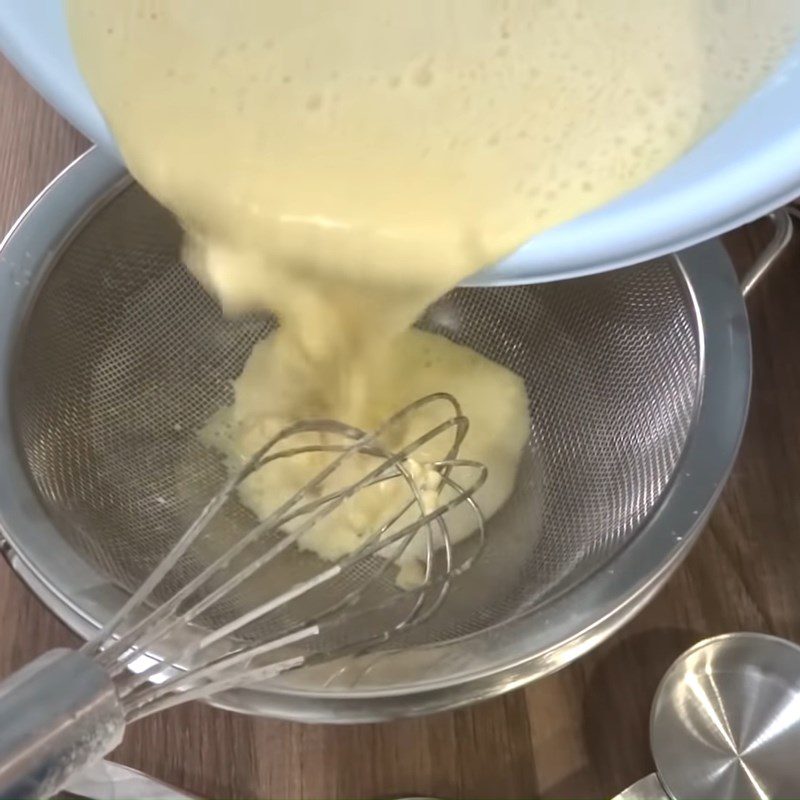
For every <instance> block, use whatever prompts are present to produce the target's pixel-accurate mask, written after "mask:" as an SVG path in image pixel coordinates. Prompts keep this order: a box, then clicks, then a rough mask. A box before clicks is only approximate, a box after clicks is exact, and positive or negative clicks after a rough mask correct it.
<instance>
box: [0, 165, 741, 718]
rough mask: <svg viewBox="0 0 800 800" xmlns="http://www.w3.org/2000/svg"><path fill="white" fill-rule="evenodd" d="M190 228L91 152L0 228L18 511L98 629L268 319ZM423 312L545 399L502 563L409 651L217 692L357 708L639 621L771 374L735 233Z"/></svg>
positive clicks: (39, 553) (7, 445) (192, 465)
mask: <svg viewBox="0 0 800 800" xmlns="http://www.w3.org/2000/svg"><path fill="white" fill-rule="evenodd" d="M177 240H178V233H177V230H176V228H175V226H174V223H173V222H172V221H171V220H170V219H169V217H168V216H167V215H166V214H165V213H164V212H163V211H161V210H160V209H158V207H157V206H155V205H154V204H153V203H152V202H151V201H148V200H147V198H146V197H145V196H144V195H143V194H142V193H140V192H138V191H137V190H135V189H130V188H128V183H127V179H126V178H125V176H124V173H122V171H121V170H120V168H119V167H118V166H117V165H116V164H115V163H114V162H113V161H111V160H110V159H108V158H107V157H106V156H103V155H102V154H101V153H99V152H97V151H92V152H90V153H89V154H88V155H86V156H84V157H83V158H81V159H80V160H79V161H78V162H76V163H75V164H74V165H73V166H72V167H71V168H69V169H68V170H67V171H66V172H65V173H64V174H63V175H62V176H61V177H60V178H58V179H57V180H56V181H55V182H54V183H53V184H52V185H51V186H50V187H48V189H47V190H45V192H44V193H43V194H42V196H41V197H40V198H39V200H38V201H37V202H36V203H35V204H34V205H33V206H32V207H31V208H30V209H29V210H28V212H26V215H25V216H24V217H23V219H22V220H21V221H20V223H19V224H18V225H17V227H16V229H15V230H14V231H12V233H11V234H10V235H9V237H7V240H6V241H5V243H4V244H3V246H2V249H1V250H0V262H2V264H1V265H2V267H3V268H2V269H0V378H1V379H2V381H3V384H4V386H5V389H6V391H5V392H4V393H3V396H2V399H0V403H2V408H0V456H1V457H2V458H3V461H4V464H5V475H4V481H3V482H0V527H1V528H2V530H3V532H4V535H5V537H6V538H7V540H8V542H9V544H10V546H11V548H12V549H13V559H12V560H13V562H14V563H16V564H18V565H22V566H23V568H24V569H25V570H26V571H27V574H28V575H34V576H35V578H36V581H37V582H35V590H36V591H37V592H38V593H39V594H40V596H42V597H43V598H44V599H45V602H47V603H48V604H49V605H50V607H51V608H54V609H61V610H62V611H61V612H59V613H60V614H61V615H62V617H64V618H65V619H69V620H70V621H71V622H72V624H73V625H75V626H76V627H77V628H78V629H80V631H81V632H83V633H84V635H85V634H86V631H87V630H91V629H92V628H94V627H96V626H97V625H98V624H100V623H102V622H105V621H107V619H108V618H109V617H110V615H111V614H112V613H113V612H114V611H115V610H116V609H118V608H119V607H120V605H121V603H122V602H123V601H124V598H125V597H126V595H127V592H128V591H129V589H130V587H131V586H132V585H133V584H135V583H136V582H138V581H139V580H141V576H142V574H143V573H146V571H147V569H148V565H149V564H150V563H151V561H152V559H153V558H157V557H158V551H159V548H160V547H163V545H164V544H166V543H167V541H168V539H169V536H170V535H175V533H176V532H177V531H178V530H179V529H180V527H181V526H180V525H179V524H178V523H179V522H180V521H183V520H185V519H186V517H187V516H188V515H189V514H191V513H192V511H193V510H195V509H196V505H197V502H198V496H197V495H196V494H195V493H193V490H194V489H197V491H198V492H200V493H201V494H202V496H203V497H206V496H207V494H206V492H205V491H204V490H203V489H202V488H198V487H203V486H204V480H206V479H207V478H208V476H209V475H211V474H212V471H213V470H214V469H218V465H216V464H215V463H214V462H213V461H212V460H210V459H209V456H208V454H207V453H203V452H201V451H200V450H199V449H198V447H197V444H196V441H195V439H194V436H193V432H194V430H196V429H197V427H198V426H199V425H200V424H201V423H202V422H203V421H204V420H205V419H206V417H207V415H208V414H209V413H211V412H212V411H213V410H215V409H216V407H217V406H218V405H219V404H220V403H222V402H225V400H226V398H227V396H228V395H227V392H228V386H229V380H230V378H231V377H233V376H234V375H235V374H236V373H237V372H238V369H239V368H240V366H241V363H242V361H243V359H244V358H245V357H246V354H247V352H248V351H249V348H250V346H251V345H252V343H253V341H255V340H256V339H257V338H258V337H259V336H261V335H263V332H264V330H265V329H266V328H267V327H268V326H269V324H270V322H269V321H265V320H254V319H248V320H240V321H230V320H224V319H222V318H221V317H220V316H219V315H218V314H217V313H216V309H215V306H214V304H213V303H212V302H211V301H210V300H209V299H208V298H207V297H206V296H205V295H204V294H203V293H202V291H201V290H200V289H199V288H198V287H197V286H196V285H195V284H194V282H193V281H192V280H191V279H190V278H189V277H188V275H187V274H186V273H185V271H184V270H183V268H182V267H181V265H180V264H179V263H178V262H177V260H176V252H177ZM425 324H427V325H428V326H429V327H431V328H433V329H435V330H442V331H444V332H445V333H447V335H449V336H452V337H453V338H455V339H456V340H458V341H461V342H463V343H465V344H468V345H471V346H473V347H475V348H476V349H478V350H480V351H482V352H484V353H486V354H487V355H489V356H490V357H492V358H495V359H497V360H499V361H501V362H502V363H505V364H507V365H508V366H510V367H511V368H512V369H515V370H516V371H517V372H519V373H520V374H521V375H522V376H523V378H525V380H526V385H527V387H528V391H529V394H530V398H531V406H530V407H531V414H532V418H533V427H532V430H531V439H530V454H529V457H528V458H526V460H525V467H524V469H523V473H522V476H521V480H520V482H519V485H518V488H517V491H516V492H515V495H514V497H513V498H512V501H511V502H510V503H509V505H508V507H507V508H506V509H505V510H504V511H503V512H502V513H501V514H499V515H498V516H496V517H495V518H494V519H493V520H491V521H490V523H489V525H488V526H487V548H486V552H485V554H484V557H483V559H482V561H481V563H480V564H476V565H475V567H474V568H473V570H472V573H473V574H471V575H470V576H469V577H470V581H469V585H465V586H464V587H463V588H462V589H460V590H459V589H458V588H457V587H456V588H455V589H454V591H453V592H452V594H451V597H450V598H449V600H448V604H447V606H446V608H443V609H442V614H441V615H437V617H436V618H435V619H436V620H437V622H436V624H431V625H430V626H427V625H426V626H424V630H423V629H422V627H421V628H420V629H419V630H418V631H415V632H414V635H413V637H411V638H409V640H408V641H407V642H405V643H404V647H403V649H402V651H401V652H399V653H398V652H393V653H391V654H387V655H385V656H384V655H378V656H377V657H375V656H372V657H370V658H369V659H357V660H355V661H354V662H348V663H347V664H343V665H341V666H339V667H337V669H336V670H335V672H333V673H331V672H327V673H324V674H319V673H317V672H314V671H313V670H310V671H306V672H302V673H297V674H295V676H294V677H293V678H292V679H291V680H290V679H289V678H282V679H279V680H275V681H270V682H268V683H265V684H263V685H261V686H259V687H258V688H257V689H253V690H247V691H236V692H232V693H228V694H227V695H224V696H221V697H218V698H217V702H218V704H220V705H224V706H226V707H230V708H234V709H238V710H246V711H249V712H251V713H263V714H268V715H271V716H279V717H286V718H292V719H301V720H307V721H338V722H344V721H355V720H367V719H383V718H387V717H392V716H398V715H407V714H415V713H424V712H429V711H434V710H437V709H442V708H451V707H454V706H457V705H461V704H464V703H467V702H471V701H474V700H477V699H482V698H485V697H489V696H492V695H494V694H498V693H500V692H503V691H507V690H509V689H512V688H514V687H515V686H518V685H520V684H522V683H524V682H526V681H529V680H531V679H533V678H535V677H538V676H541V675H544V674H547V673H548V672H552V671H553V670H555V669H558V668H560V667H561V666H563V665H565V664H566V663H568V662H569V661H571V660H573V659H574V658H576V657H578V656H579V655H580V654H582V653H584V652H586V651H587V650H588V649H590V648H591V647H593V646H594V645H596V644H597V643H599V642H600V641H602V639H604V638H605V637H607V636H608V635H609V634H610V633H611V632H613V630H615V629H616V628H618V627H619V626H620V625H621V624H623V623H624V622H625V620H627V619H628V618H629V617H630V616H632V615H633V614H634V613H635V612H636V611H637V610H638V609H639V608H640V607H641V606H642V604H643V603H645V602H646V601H647V600H648V599H649V598H650V597H651V596H652V595H653V593H654V592H655V591H656V590H657V589H658V587H659V586H660V585H661V584H662V582H663V581H664V580H665V579H666V577H667V576H668V575H669V574H670V572H671V571H672V570H673V569H674V568H675V566H677V564H678V563H679V561H680V559H681V558H682V557H683V556H684V555H685V554H686V552H687V550H688V548H689V547H690V545H691V543H692V542H693V540H694V538H695V536H696V535H697V533H698V532H699V530H700V528H701V526H702V524H703V522H704V520H705V518H706V515H707V514H708V512H709V511H710V508H711V506H712V504H713V501H714V500H715V499H716V497H717V495H718V493H719V491H720V490H721V488H722V485H723V482H724V479H725V477H726V475H727V472H728V470H729V468H730V465H731V463H732V460H733V457H734V455H735V453H736V449H737V447H738V443H739V439H740V436H741V431H742V428H743V424H744V420H745V416H746V410H747V402H748V395H749V381H750V351H749V334H748V326H747V318H746V313H745V309H744V303H743V300H742V295H741V292H740V288H739V286H738V284H737V281H736V278H735V275H734V274H733V271H732V269H731V267H730V262H729V261H728V259H727V256H726V254H725V252H724V250H723V248H722V246H721V245H720V244H719V243H718V242H710V243H706V244H704V245H700V246H698V247H695V248H692V249H691V250H690V251H687V252H686V253H682V254H680V255H679V256H677V257H672V258H668V259H663V260H661V261H658V262H654V263H652V264H648V265H643V266H641V267H636V268H630V269H626V270H623V271H620V272H612V273H608V274H606V275H603V276H598V277H595V278H590V279H586V280H582V281H581V282H580V283H577V284H574V283H573V284H549V285H544V286H530V287H508V288H502V289H480V290H459V291H457V292H454V293H453V294H452V295H450V296H449V297H448V298H447V299H446V300H445V301H444V302H443V303H441V304H438V305H437V306H436V307H435V308H434V309H433V310H432V312H431V314H430V315H429V316H428V317H427V318H426V320H425ZM187 456H188V458H187ZM481 568H482V569H483V572H481V571H480V570H481ZM476 571H477V572H476ZM166 655H168V654H166Z"/></svg>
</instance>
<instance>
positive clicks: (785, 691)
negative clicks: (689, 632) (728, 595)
mask: <svg viewBox="0 0 800 800" xmlns="http://www.w3.org/2000/svg"><path fill="white" fill-rule="evenodd" d="M651 746H652V750H653V757H654V759H655V762H656V768H657V770H658V774H659V777H660V778H661V781H662V783H663V785H664V786H665V788H666V789H667V791H668V792H669V794H670V795H671V796H672V797H674V798H676V800H690V799H691V798H694V799H695V800H727V798H731V799H733V798H737V799H738V800H746V798H752V800H767V799H768V798H788V797H800V647H798V646H797V645H795V644H792V643H791V642H787V641H785V640H783V639H778V638H775V637H773V636H766V635H763V634H757V633H734V634H729V635H726V636H719V637H716V638H714V639H709V640H706V641H704V642H700V643H699V644H698V645H697V646H696V647H694V648H692V649H691V650H689V651H688V652H686V653H685V654H684V655H682V656H681V657H680V658H679V659H678V660H677V661H676V662H675V664H673V665H672V667H671V668H670V669H669V671H668V672H667V674H666V675H665V677H664V679H663V681H662V683H661V686H660V687H659V689H658V693H657V696H656V699H655V702H654V704H653V710H652V717H651Z"/></svg>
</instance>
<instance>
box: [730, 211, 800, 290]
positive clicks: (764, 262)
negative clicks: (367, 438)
mask: <svg viewBox="0 0 800 800" xmlns="http://www.w3.org/2000/svg"><path fill="white" fill-rule="evenodd" d="M793 216H794V217H798V218H800V213H798V211H797V209H795V208H792V207H791V206H786V207H785V208H779V209H778V210H777V211H773V212H772V213H771V214H768V215H767V219H769V220H770V221H771V222H772V224H773V226H774V228H775V232H774V233H773V234H772V239H771V240H770V242H769V244H768V245H767V246H766V247H765V248H764V251H763V252H762V253H761V255H760V256H759V257H758V258H757V259H756V261H755V263H754V264H753V266H752V267H750V269H749V270H747V272H746V273H745V276H744V277H743V278H742V282H741V287H742V294H743V295H744V296H745V297H747V295H748V294H750V292H751V291H752V290H753V288H754V287H755V285H756V284H757V283H758V282H759V281H760V280H761V278H762V277H763V275H764V274H765V273H766V272H767V271H768V270H769V269H770V267H772V265H773V264H774V263H775V262H776V261H777V260H778V259H779V258H780V256H781V255H782V253H783V252H784V251H785V250H786V248H787V247H788V245H789V242H791V241H792V236H793V234H794V224H793V223H792V217H793Z"/></svg>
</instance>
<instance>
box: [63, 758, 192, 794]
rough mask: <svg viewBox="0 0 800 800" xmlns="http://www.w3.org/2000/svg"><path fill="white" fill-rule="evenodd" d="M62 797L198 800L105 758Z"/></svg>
mask: <svg viewBox="0 0 800 800" xmlns="http://www.w3.org/2000/svg"><path fill="white" fill-rule="evenodd" d="M59 797H64V798H65V800H66V798H76V797H77V798H86V800H197V798H195V796H194V795H190V794H187V793H186V792H183V791H181V790H179V789H176V788H175V787H174V786H169V785H167V784H166V783H162V782H161V781H157V780H156V779H155V778H151V777H150V776H149V775H145V774H144V773H142V772H139V771H138V770H135V769H131V768H130V767H126V766H124V765H122V764H115V763H114V762H113V761H106V760H105V759H103V760H101V761H97V762H96V763H94V764H92V765H90V766H89V767H87V768H86V769H85V770H83V771H82V772H81V773H79V774H78V775H76V776H75V777H73V778H72V779H71V780H70V781H69V783H67V785H66V786H65V787H64V793H63V794H62V795H60V796H59Z"/></svg>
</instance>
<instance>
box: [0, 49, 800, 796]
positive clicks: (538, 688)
mask: <svg viewBox="0 0 800 800" xmlns="http://www.w3.org/2000/svg"><path fill="white" fill-rule="evenodd" d="M86 146H87V144H86V141H85V140H84V139H82V138H81V136H80V135H79V134H77V133H76V132H75V131H74V130H73V129H71V128H70V126H69V125H67V124H66V123H65V122H64V121H63V120H61V119H60V118H59V117H58V116H57V115H56V114H55V112H53V111H52V110H50V108H48V106H47V105H46V104H45V103H44V102H43V101H42V100H41V99H40V98H39V97H38V96H37V95H36V94H35V92H34V91H33V90H32V89H30V88H29V87H28V86H27V85H26V84H25V83H24V82H23V80H22V79H21V78H20V77H19V76H18V75H17V74H16V73H15V72H14V71H13V70H12V69H11V67H10V66H9V65H8V64H7V63H6V62H3V61H2V60H0V234H2V232H3V231H5V230H6V229H7V228H8V227H9V226H10V225H11V223H12V222H13V221H14V219H15V218H16V217H17V215H18V214H19V213H20V212H21V211H22V209H23V208H24V207H25V206H26V205H27V203H28V202H29V201H30V200H31V199H32V198H33V197H34V195H35V194H36V193H37V192H38V191H39V190H40V189H41V188H42V187H43V186H44V185H45V183H46V182H47V181H49V180H50V179H51V178H52V177H53V176H54V175H55V174H56V173H57V172H58V171H59V170H61V169H62V167H64V166H65V165H66V164H68V163H69V162H70V161H71V160H72V159H73V158H74V157H75V156H76V155H78V154H79V153H80V152H81V151H82V150H84V149H85V148H86ZM765 236H766V232H765V231H764V229H763V226H751V227H749V228H746V229H743V230H740V231H737V232H735V233H733V234H731V235H730V236H729V237H728V240H727V242H728V245H729V248H730V250H731V252H732V254H733V256H734V258H735V260H736V261H737V263H738V264H740V265H744V264H746V263H748V262H749V260H750V259H752V257H753V253H754V252H755V251H756V250H757V249H758V248H759V247H761V246H762V245H763V243H764V241H765ZM749 305H750V310H751V314H752V319H751V322H752V328H753V345H754V356H755V380H754V391H753V400H752V406H751V411H750V419H749V424H748V427H747V432H746V436H745V440H744V444H743V446H742V449H741V452H740V454H739V458H738V460H737V462H736V466H735V469H734V472H733V476H732V478H731V480H730V483H729V484H728V486H727V488H726V489H725V492H724V494H723V496H722V499H721V501H720V503H719V505H718V507H717V509H716V511H715V512H714V514H713V516H712V517H711V521H710V523H709V525H708V527H707V530H706V531H705V532H704V533H703V535H702V537H701V538H700V541H699V543H698V544H697V546H696V547H695V548H694V550H693V551H692V553H691V554H690V556H689V558H688V559H687V561H686V562H685V563H684V564H683V566H682V567H681V568H680V569H679V570H678V572H677V573H676V574H675V575H674V576H673V577H672V579H671V580H670V581H669V583H668V584H667V586H666V587H665V588H664V589H663V590H662V592H661V593H660V594H659V595H658V597H657V598H656V599H655V600H654V601H653V602H652V603H651V604H650V605H649V606H648V607H647V608H646V609H645V610H644V611H643V612H642V613H641V614H640V615H639V616H638V617H637V618H636V619H635V620H634V621H633V622H632V623H631V624H629V625H628V626H627V627H625V628H624V629H623V630H622V631H621V632H619V633H618V634H617V635H616V636H614V637H613V638H612V639H611V640H609V641H608V642H606V643H605V644H604V645H602V646H601V647H599V648H598V649H597V650H596V651H594V652H593V653H591V654H590V655H588V656H587V657H585V658H583V659H581V660H580V661H579V662H578V663H576V664H574V665H572V666H570V667H568V668H566V669H564V670H563V671H561V672H560V673H558V674H557V675H554V676H551V677H549V678H546V679H543V680H541V681H539V682H537V683H536V684H534V685H532V686H529V687H528V688H526V689H523V690H520V691H516V692H514V693H512V694H509V695H506V696H505V697H501V698H498V699H496V700H492V701H489V702H486V703H483V704H481V705H477V706H475V707H473V708H468V709H464V710H461V711H457V712H454V713H447V714H439V715H437V716H433V717H427V718H423V719H412V720H404V721H400V722H395V723H390V724H379V725H353V726H345V727H322V726H310V725H300V724H293V723H287V722H276V721H272V720H266V719H254V718H249V717H245V716H237V715H234V714H231V713H227V712H223V711H217V710H214V709H211V708H208V707H206V706H203V705H199V704H196V703H194V704H190V705H188V706H185V707H181V708H177V709H173V710H171V711H169V712H167V713H164V714H162V715H160V716H157V717H154V718H149V719H146V720H144V721H142V722H139V723H137V724H135V725H133V726H132V727H131V729H130V731H129V732H128V735H127V737H126V739H125V742H124V744H123V745H122V746H121V747H120V748H119V750H118V751H117V752H116V753H115V754H114V756H113V757H114V758H115V759H116V760H118V761H120V762H121V763H124V764H129V765H131V766H134V767H137V768H139V769H141V770H144V771H146V772H148V773H150V774H152V775H154V776H157V777H159V778H161V779H163V780H165V781H168V782H170V783H173V784H175V785H178V786H182V787H184V788H186V789H187V790H189V791H192V792H194V793H196V794H198V795H201V796H205V797H219V798H228V797H242V798H255V797H264V798H283V797H287V798H289V797H291V798H298V797H312V798H321V797H325V798H327V797H343V798H345V797H347V798H356V797H364V798H388V797H399V796H402V795H429V796H430V795H432V796H435V797H441V798H460V797H465V798H473V797H474V798H489V797H493V798H506V797H507V798H511V797H519V798H534V797H587V798H588V797H605V796H610V795H613V794H614V793H615V792H617V791H619V790H621V789H623V788H624V787H626V786H628V785H629V784H630V783H632V782H633V781H635V780H636V779H638V778H640V777H642V776H643V775H645V774H646V773H647V772H649V771H650V770H651V769H652V766H653V765H652V762H651V758H650V754H649V750H648V744H647V721H648V712H649V706H650V701H651V698H652V695H653V692H654V690H655V688H656V685H657V683H658V681H659V679H660V677H661V675H662V674H663V672H664V670H665V669H666V668H667V667H668V666H669V664H670V663H671V662H672V660H673V659H674V658H675V657H677V656H678V655H679V654H680V653H681V652H682V651H683V650H684V649H685V648H687V647H688V646H689V645H691V644H693V643H694V642H696V641H698V640H699V639H701V638H704V637H706V636H709V635H712V634H717V633H721V632H725V631H738V630H755V631H765V632H769V633H774V634H777V635H779V636H784V637H788V638H789V639H794V640H796V641H800V250H798V247H797V246H793V247H792V249H791V252H790V253H789V254H788V255H787V257H786V258H785V259H784V261H783V263H782V264H781V265H780V267H779V268H776V270H775V271H774V272H773V273H772V274H770V275H769V278H768V280H766V281H765V284H764V285H763V286H761V287H759V288H758V290H757V291H756V292H755V296H753V297H752V298H751V301H750V303H749ZM0 480H2V477H0ZM0 631H2V635H0V677H2V676H4V675H6V674H7V673H9V672H11V671H12V670H14V669H16V668H18V667H20V666H22V665H23V664H24V663H25V662H26V661H28V660H30V659H32V658H34V657H35V656H36V655H38V654H39V653H41V652H43V651H44V650H46V649H48V648H51V647H54V646H56V645H64V644H70V643H74V642H75V637H74V636H73V635H72V634H71V633H70V632H69V631H68V630H67V629H66V628H65V627H64V626H63V625H61V624H60V623H59V622H58V621H57V620H56V619H55V618H54V617H53V616H52V615H51V614H50V613H49V612H48V611H47V610H46V609H45V608H44V607H43V606H42V605H40V604H39V602H38V601H37V600H36V598H35V597H34V596H33V595H32V594H31V593H30V592H29V591H28V590H27V589H26V587H25V586H24V585H23V584H22V582H21V581H20V580H19V579H18V578H17V577H16V576H15V575H14V574H13V573H12V571H11V570H10V568H9V567H8V566H7V564H6V563H5V561H4V560H3V559H0Z"/></svg>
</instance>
